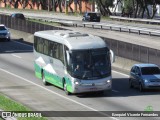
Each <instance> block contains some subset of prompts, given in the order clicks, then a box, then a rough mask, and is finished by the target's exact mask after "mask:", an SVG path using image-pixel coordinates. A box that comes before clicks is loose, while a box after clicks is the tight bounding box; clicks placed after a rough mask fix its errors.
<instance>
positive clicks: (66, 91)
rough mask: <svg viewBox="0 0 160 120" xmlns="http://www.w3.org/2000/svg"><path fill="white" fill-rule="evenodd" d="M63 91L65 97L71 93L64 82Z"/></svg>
mask: <svg viewBox="0 0 160 120" xmlns="http://www.w3.org/2000/svg"><path fill="white" fill-rule="evenodd" d="M64 91H65V93H66V95H70V94H71V93H70V92H69V91H68V90H67V84H66V82H64Z"/></svg>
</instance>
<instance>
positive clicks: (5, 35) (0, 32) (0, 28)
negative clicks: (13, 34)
mask: <svg viewBox="0 0 160 120" xmlns="http://www.w3.org/2000/svg"><path fill="white" fill-rule="evenodd" d="M0 39H5V40H7V41H10V32H9V29H8V28H7V27H6V26H5V25H3V24H0Z"/></svg>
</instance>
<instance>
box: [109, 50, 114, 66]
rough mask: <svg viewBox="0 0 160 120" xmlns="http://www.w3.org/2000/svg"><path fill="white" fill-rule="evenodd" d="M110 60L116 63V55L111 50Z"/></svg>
mask: <svg viewBox="0 0 160 120" xmlns="http://www.w3.org/2000/svg"><path fill="white" fill-rule="evenodd" d="M110 59H111V63H114V62H115V54H114V52H113V51H112V50H110Z"/></svg>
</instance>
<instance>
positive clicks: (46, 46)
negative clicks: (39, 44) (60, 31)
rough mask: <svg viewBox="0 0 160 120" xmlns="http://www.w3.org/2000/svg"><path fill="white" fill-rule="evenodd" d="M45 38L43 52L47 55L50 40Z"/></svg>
mask: <svg viewBox="0 0 160 120" xmlns="http://www.w3.org/2000/svg"><path fill="white" fill-rule="evenodd" d="M43 40H44V48H43V53H44V54H45V55H48V40H46V39H43Z"/></svg>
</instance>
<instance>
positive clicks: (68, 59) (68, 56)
mask: <svg viewBox="0 0 160 120" xmlns="http://www.w3.org/2000/svg"><path fill="white" fill-rule="evenodd" d="M66 54H67V63H68V65H69V64H70V54H69V51H66Z"/></svg>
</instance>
